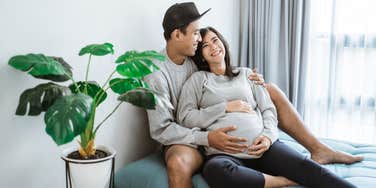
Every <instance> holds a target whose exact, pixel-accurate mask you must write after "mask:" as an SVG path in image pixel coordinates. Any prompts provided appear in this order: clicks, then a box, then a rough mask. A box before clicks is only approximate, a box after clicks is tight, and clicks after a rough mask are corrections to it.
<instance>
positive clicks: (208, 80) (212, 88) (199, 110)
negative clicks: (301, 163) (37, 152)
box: [178, 68, 278, 158]
mask: <svg viewBox="0 0 376 188" xmlns="http://www.w3.org/2000/svg"><path fill="white" fill-rule="evenodd" d="M249 74H251V70H250V69H247V68H239V75H238V76H236V77H234V78H233V79H229V77H227V76H222V75H215V74H214V73H211V72H206V71H200V72H196V73H194V74H193V75H192V76H191V77H190V78H189V79H188V80H187V81H186V83H185V85H184V86H183V89H182V92H181V95H180V101H179V106H178V122H179V123H180V124H183V125H184V126H186V127H188V128H197V127H198V128H202V129H206V130H208V131H210V130H214V129H218V128H223V127H227V126H229V125H236V127H237V129H236V130H235V131H231V132H229V134H230V135H234V136H241V137H245V138H247V139H248V144H249V145H251V144H252V142H253V140H254V139H255V138H256V137H258V136H260V135H265V136H267V137H268V138H270V140H271V141H272V143H273V142H274V141H275V140H276V139H277V138H278V129H277V123H278V122H277V112H276V109H275V106H274V104H273V102H272V101H271V99H270V97H269V94H268V92H267V90H266V89H265V88H264V87H262V86H259V85H255V84H254V83H253V82H252V81H249V80H248V75H249ZM238 99H240V100H243V101H246V102H248V103H249V104H250V105H251V107H252V109H253V110H254V111H253V112H251V113H243V112H233V113H226V112H225V105H226V101H231V100H238ZM206 152H207V155H211V154H217V153H225V152H223V151H219V150H216V149H214V148H211V147H206ZM226 154H229V155H233V156H236V157H239V158H256V157H260V156H252V155H248V154H246V153H238V154H230V153H226Z"/></svg>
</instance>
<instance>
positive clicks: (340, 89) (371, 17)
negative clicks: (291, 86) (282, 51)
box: [304, 0, 376, 144]
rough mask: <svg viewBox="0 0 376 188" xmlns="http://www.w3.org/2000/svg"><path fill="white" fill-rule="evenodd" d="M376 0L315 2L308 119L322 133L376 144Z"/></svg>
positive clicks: (312, 3)
mask: <svg viewBox="0 0 376 188" xmlns="http://www.w3.org/2000/svg"><path fill="white" fill-rule="evenodd" d="M375 7H376V1H374V0H315V1H311V16H310V29H311V30H310V39H309V40H310V46H309V58H308V71H307V77H306V78H307V80H306V82H307V85H306V88H305V91H306V92H305V93H306V97H305V100H304V103H305V105H304V111H305V117H304V119H305V121H306V122H307V125H309V128H310V129H311V130H312V131H313V132H314V133H315V134H316V135H318V136H321V137H328V138H335V139H341V140H348V141H353V142H363V143H373V144H376V21H375V19H376V11H375V10H374V9H375Z"/></svg>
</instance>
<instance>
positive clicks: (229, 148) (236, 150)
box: [225, 146, 244, 153]
mask: <svg viewBox="0 0 376 188" xmlns="http://www.w3.org/2000/svg"><path fill="white" fill-rule="evenodd" d="M225 150H227V151H231V153H242V152H243V151H244V149H239V148H234V147H230V146H228V147H226V149H225Z"/></svg>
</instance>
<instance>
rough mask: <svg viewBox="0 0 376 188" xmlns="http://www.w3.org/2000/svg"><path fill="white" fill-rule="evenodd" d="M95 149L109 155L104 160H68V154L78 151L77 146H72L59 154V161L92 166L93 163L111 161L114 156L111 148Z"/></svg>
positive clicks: (101, 147) (100, 147) (99, 147)
mask: <svg viewBox="0 0 376 188" xmlns="http://www.w3.org/2000/svg"><path fill="white" fill-rule="evenodd" d="M96 149H97V150H102V151H104V152H106V153H108V154H110V155H109V156H107V157H105V158H100V159H89V160H80V159H70V158H68V157H67V156H68V155H69V154H70V153H72V152H74V151H77V150H78V147H77V146H72V147H69V148H66V149H64V150H63V152H62V153H61V159H63V160H64V161H66V162H69V163H76V164H93V163H100V162H104V161H108V160H110V159H113V158H114V157H115V155H116V151H115V149H113V148H112V147H109V146H103V145H98V146H96Z"/></svg>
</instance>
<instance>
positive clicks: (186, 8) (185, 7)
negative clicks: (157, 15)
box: [162, 2, 211, 34]
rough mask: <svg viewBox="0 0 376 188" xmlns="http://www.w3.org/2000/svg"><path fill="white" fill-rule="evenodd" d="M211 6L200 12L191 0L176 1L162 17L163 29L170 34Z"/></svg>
mask: <svg viewBox="0 0 376 188" xmlns="http://www.w3.org/2000/svg"><path fill="white" fill-rule="evenodd" d="M210 9H211V8H209V9H208V10H206V11H205V12H203V13H202V14H200V13H199V12H198V10H197V8H196V5H195V4H194V3H193V2H185V3H176V4H174V5H172V6H171V7H170V8H168V9H167V11H166V13H165V15H164V18H163V23H162V25H163V29H164V32H165V33H168V34H170V33H171V32H172V31H174V30H175V29H177V28H180V27H183V26H185V25H188V24H190V23H191V22H193V21H196V20H198V19H200V18H201V17H202V16H203V15H204V14H206V13H207V12H208V11H209V10H210Z"/></svg>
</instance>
